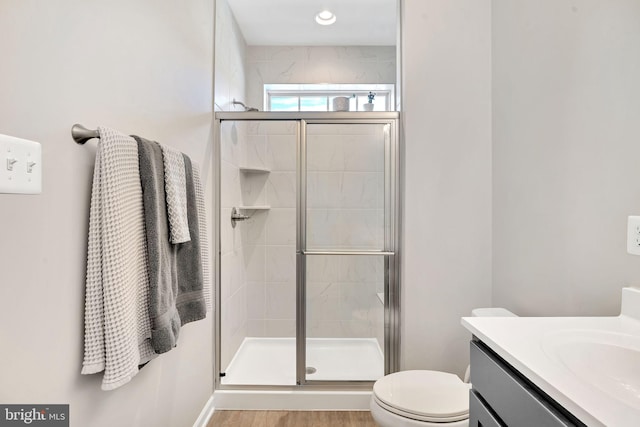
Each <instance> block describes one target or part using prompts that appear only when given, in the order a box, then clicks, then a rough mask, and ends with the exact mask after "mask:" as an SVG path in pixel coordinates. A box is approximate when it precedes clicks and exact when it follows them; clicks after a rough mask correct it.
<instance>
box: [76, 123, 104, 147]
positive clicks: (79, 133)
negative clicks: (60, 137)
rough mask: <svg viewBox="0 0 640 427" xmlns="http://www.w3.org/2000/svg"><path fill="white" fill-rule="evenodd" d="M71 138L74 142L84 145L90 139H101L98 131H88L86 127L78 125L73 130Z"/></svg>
mask: <svg viewBox="0 0 640 427" xmlns="http://www.w3.org/2000/svg"><path fill="white" fill-rule="evenodd" d="M71 136H72V137H73V140H74V141H75V142H77V143H78V144H84V143H85V142H87V141H88V140H90V139H93V138H100V134H99V133H98V131H97V130H91V129H87V128H86V127H84V126H82V125H80V124H78V123H76V124H75V125H73V127H72V128H71Z"/></svg>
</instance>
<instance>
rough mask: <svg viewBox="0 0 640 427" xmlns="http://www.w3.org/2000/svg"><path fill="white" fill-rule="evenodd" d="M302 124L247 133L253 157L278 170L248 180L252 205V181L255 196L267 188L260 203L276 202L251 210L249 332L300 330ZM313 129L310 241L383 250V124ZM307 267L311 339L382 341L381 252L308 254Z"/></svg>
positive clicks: (260, 125) (267, 125)
mask: <svg viewBox="0 0 640 427" xmlns="http://www.w3.org/2000/svg"><path fill="white" fill-rule="evenodd" d="M296 126H297V125H296V124H295V123H292V122H291V123H290V122H280V123H273V122H252V123H251V124H249V126H248V130H247V131H248V133H249V135H248V137H247V139H246V140H247V141H248V144H249V147H250V148H248V149H247V151H246V156H247V157H246V158H247V159H248V160H247V162H249V163H250V164H251V165H253V166H259V167H267V168H269V169H270V170H271V172H270V173H269V174H247V175H246V176H245V177H244V180H243V179H242V178H241V187H242V194H243V197H244V198H245V199H244V201H245V202H246V201H248V199H247V198H246V197H247V194H245V184H246V188H247V189H251V190H250V191H251V192H252V195H251V197H253V194H257V192H256V191H254V189H255V188H263V189H264V191H263V192H262V193H260V194H261V197H264V198H261V199H260V202H262V201H264V204H267V205H270V206H271V209H270V210H269V211H266V212H260V213H256V214H254V216H253V217H252V220H251V221H255V223H254V224H253V227H254V228H255V230H253V231H251V232H248V238H247V240H246V241H245V242H244V244H245V246H244V256H245V260H246V276H247V289H248V292H247V306H246V310H247V316H248V331H247V332H248V334H249V335H250V336H276V337H282V336H289V337H293V336H295V304H296V301H295V296H296V289H295V271H296V264H295V262H296V260H295V239H296V234H295V232H296V209H295V208H296V132H297V127H296ZM308 131H309V139H308V154H309V155H308V170H309V174H308V194H307V196H308V200H307V203H308V208H309V217H308V218H309V219H308V220H309V222H310V225H309V228H308V239H311V241H312V242H313V243H314V245H315V247H325V248H332V249H335V248H368V249H371V248H376V249H381V248H382V227H383V217H382V207H383V202H384V194H383V177H384V174H383V171H384V164H383V159H384V158H383V155H384V145H383V143H384V139H383V137H382V129H381V128H380V126H379V125H365V126H360V125H358V126H351V127H344V126H331V125H322V126H314V127H309V128H308ZM247 191H249V190H247ZM318 218H321V219H322V221H316V219H318ZM327 218H328V219H327ZM314 221H315V222H314ZM331 221H333V223H332V225H327V224H328V223H331ZM249 225H251V222H245V223H243V225H242V226H243V227H244V226H249ZM260 227H264V228H263V229H262V230H260ZM252 239H253V240H252ZM322 242H324V244H323V243H322ZM308 267H309V276H308V280H309V283H308V284H309V288H308V300H307V302H308V311H309V314H308V316H309V317H308V326H309V329H308V334H309V336H312V337H340V338H349V337H376V338H378V339H379V340H380V343H381V345H382V337H383V322H384V317H383V316H384V310H383V305H382V302H380V300H379V299H378V298H377V293H378V292H382V291H383V288H382V287H383V271H382V267H383V260H382V258H375V257H367V258H356V257H335V256H331V257H310V258H309V266H308Z"/></svg>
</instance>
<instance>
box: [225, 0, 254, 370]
mask: <svg viewBox="0 0 640 427" xmlns="http://www.w3.org/2000/svg"><path fill="white" fill-rule="evenodd" d="M215 42H216V46H215V94H214V102H215V110H216V111H233V110H234V107H233V105H232V104H231V101H232V100H233V99H234V98H235V99H237V100H240V101H242V100H244V99H245V94H246V91H245V81H246V77H245V57H246V50H247V46H246V43H245V41H244V38H243V36H242V32H241V31H240V29H239V27H238V25H237V23H236V21H235V18H234V16H233V13H232V12H231V9H230V8H229V6H228V4H227V2H226V1H225V0H218V1H217V2H216V25H215ZM249 145H250V144H248V142H247V131H246V125H244V124H243V123H241V122H225V123H223V125H222V127H221V162H220V167H221V180H222V182H221V212H220V214H221V219H222V220H221V227H220V234H221V236H220V239H221V265H222V268H221V272H220V274H221V284H220V286H221V289H220V291H221V295H220V302H221V313H220V314H221V348H220V351H221V363H222V369H223V370H224V369H225V368H226V366H227V364H228V363H229V362H230V361H231V358H232V357H233V356H234V354H235V353H236V351H237V349H238V347H239V346H240V344H241V343H242V341H243V339H244V338H245V337H246V336H247V329H248V327H249V324H248V322H247V319H248V314H247V308H248V307H247V299H248V296H249V295H251V288H250V287H249V286H248V283H247V280H250V279H248V277H247V276H248V272H247V269H246V263H247V261H246V257H247V255H246V254H245V251H246V249H245V247H246V245H247V241H250V242H253V241H259V238H260V233H261V230H262V228H263V227H260V224H259V221H252V224H243V227H240V226H238V227H236V228H232V227H231V223H230V217H231V209H232V208H233V207H237V206H240V205H242V204H244V203H248V202H251V203H253V202H254V201H259V200H260V197H261V194H260V192H259V190H258V188H254V187H250V186H247V184H246V182H245V177H244V174H243V173H241V172H240V169H239V168H240V166H243V165H244V164H245V163H246V158H247V154H246V153H247V150H248V149H249ZM243 190H244V191H243Z"/></svg>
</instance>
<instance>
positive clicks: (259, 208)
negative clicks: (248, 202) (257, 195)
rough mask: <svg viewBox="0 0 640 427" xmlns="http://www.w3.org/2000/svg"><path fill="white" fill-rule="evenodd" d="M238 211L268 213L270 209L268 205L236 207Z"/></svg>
mask: <svg viewBox="0 0 640 427" xmlns="http://www.w3.org/2000/svg"><path fill="white" fill-rule="evenodd" d="M238 209H240V210H243V211H268V210H269V209H271V206H269V205H257V206H238Z"/></svg>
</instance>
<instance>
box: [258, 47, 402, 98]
mask: <svg viewBox="0 0 640 427" xmlns="http://www.w3.org/2000/svg"><path fill="white" fill-rule="evenodd" d="M246 64H247V73H246V79H247V80H246V82H247V100H248V102H249V104H250V105H252V106H256V107H259V108H260V109H262V107H263V105H264V103H263V94H264V88H263V86H264V84H275V83H371V84H374V83H376V84H382V83H386V84H395V82H396V49H395V47H394V46H335V47H334V46H249V47H248V48H247V51H246Z"/></svg>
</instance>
